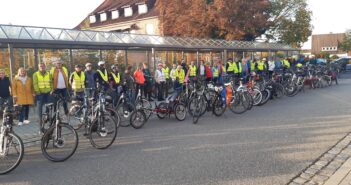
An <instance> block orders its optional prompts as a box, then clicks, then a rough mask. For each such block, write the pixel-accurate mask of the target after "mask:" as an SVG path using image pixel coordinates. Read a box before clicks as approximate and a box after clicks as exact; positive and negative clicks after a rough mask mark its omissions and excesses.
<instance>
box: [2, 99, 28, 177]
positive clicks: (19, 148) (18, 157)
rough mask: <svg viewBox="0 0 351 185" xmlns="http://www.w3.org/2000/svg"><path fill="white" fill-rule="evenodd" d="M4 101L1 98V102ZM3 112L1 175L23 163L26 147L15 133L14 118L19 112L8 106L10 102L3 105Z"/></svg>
mask: <svg viewBox="0 0 351 185" xmlns="http://www.w3.org/2000/svg"><path fill="white" fill-rule="evenodd" d="M3 101H4V100H3V99H1V98H0V102H3ZM1 110H3V117H2V124H1V126H0V175H3V174H6V173H9V172H11V171H12V170H14V169H15V168H16V167H17V166H18V165H19V164H20V163H21V161H22V159H23V154H24V147H23V142H22V139H21V138H20V137H19V136H18V135H17V134H16V133H15V132H14V131H13V129H12V126H13V125H14V122H13V120H14V118H15V117H16V116H17V115H18V113H19V111H18V110H17V109H16V107H10V106H8V102H4V103H2V105H1Z"/></svg>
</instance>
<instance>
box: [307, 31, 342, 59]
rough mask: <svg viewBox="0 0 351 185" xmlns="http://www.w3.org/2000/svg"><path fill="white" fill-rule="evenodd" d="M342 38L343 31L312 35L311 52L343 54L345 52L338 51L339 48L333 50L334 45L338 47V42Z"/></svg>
mask: <svg viewBox="0 0 351 185" xmlns="http://www.w3.org/2000/svg"><path fill="white" fill-rule="evenodd" d="M344 38H345V33H339V34H322V35H312V54H318V53H321V52H326V53H330V54H344V53H345V52H343V51H340V50H339V48H337V50H336V51H334V49H335V47H338V42H341V41H343V40H344ZM323 48H324V51H323Z"/></svg>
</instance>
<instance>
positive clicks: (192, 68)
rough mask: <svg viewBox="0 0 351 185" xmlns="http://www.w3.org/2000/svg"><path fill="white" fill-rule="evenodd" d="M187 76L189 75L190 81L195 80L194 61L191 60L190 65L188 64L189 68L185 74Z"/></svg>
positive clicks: (195, 69) (195, 68)
mask: <svg viewBox="0 0 351 185" xmlns="http://www.w3.org/2000/svg"><path fill="white" fill-rule="evenodd" d="M186 76H187V77H189V80H190V82H196V80H197V79H196V77H197V67H196V65H195V62H194V61H191V63H190V65H189V70H188V74H187V75H186Z"/></svg>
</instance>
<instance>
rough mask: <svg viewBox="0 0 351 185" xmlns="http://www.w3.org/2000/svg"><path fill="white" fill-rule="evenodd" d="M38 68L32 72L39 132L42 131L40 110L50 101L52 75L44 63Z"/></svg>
mask: <svg viewBox="0 0 351 185" xmlns="http://www.w3.org/2000/svg"><path fill="white" fill-rule="evenodd" d="M38 68H39V70H38V71H37V72H35V73H34V74H33V87H34V92H35V95H36V97H35V99H36V101H37V105H38V111H37V113H38V118H39V129H40V130H39V132H40V133H43V132H44V128H43V127H42V119H41V116H42V112H43V106H44V105H45V104H46V103H49V102H50V92H51V91H52V77H51V74H50V72H48V71H46V65H45V63H40V64H39V65H38Z"/></svg>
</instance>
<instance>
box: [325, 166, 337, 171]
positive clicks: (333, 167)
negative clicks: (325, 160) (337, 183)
mask: <svg viewBox="0 0 351 185" xmlns="http://www.w3.org/2000/svg"><path fill="white" fill-rule="evenodd" d="M339 168H340V166H339V165H328V166H326V167H325V168H324V170H330V171H334V172H335V171H336V170H338V169H339Z"/></svg>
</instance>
